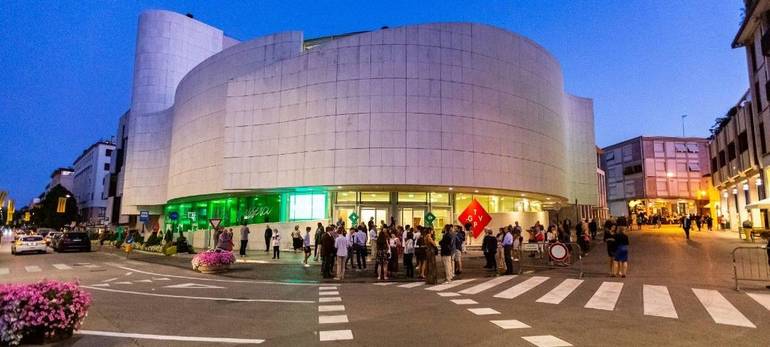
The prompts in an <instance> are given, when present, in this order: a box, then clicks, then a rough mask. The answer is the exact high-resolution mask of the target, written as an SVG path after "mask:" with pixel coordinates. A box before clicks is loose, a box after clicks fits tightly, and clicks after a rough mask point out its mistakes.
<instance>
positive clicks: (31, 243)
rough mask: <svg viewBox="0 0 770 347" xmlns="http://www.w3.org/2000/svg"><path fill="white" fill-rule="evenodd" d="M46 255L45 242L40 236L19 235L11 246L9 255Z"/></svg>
mask: <svg viewBox="0 0 770 347" xmlns="http://www.w3.org/2000/svg"><path fill="white" fill-rule="evenodd" d="M27 252H31V253H46V245H45V240H44V239H43V237H42V236H40V235H20V236H19V237H18V238H16V240H15V241H14V242H13V244H11V254H13V255H19V254H21V253H27Z"/></svg>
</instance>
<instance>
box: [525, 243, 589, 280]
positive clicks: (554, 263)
mask: <svg viewBox="0 0 770 347" xmlns="http://www.w3.org/2000/svg"><path fill="white" fill-rule="evenodd" d="M582 254H583V252H582V249H581V248H580V245H578V244H577V243H575V242H566V243H565V242H553V243H550V242H531V243H523V244H521V245H520V246H519V248H518V249H515V250H514V255H513V259H514V268H517V267H518V269H519V273H520V274H521V273H523V272H524V269H525V268H526V269H567V270H572V271H575V273H576V275H577V277H578V278H582V277H583V257H582ZM517 259H518V260H517ZM517 262H518V264H516V263H517ZM517 265H518V266H517Z"/></svg>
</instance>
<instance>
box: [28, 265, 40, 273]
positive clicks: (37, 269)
mask: <svg viewBox="0 0 770 347" xmlns="http://www.w3.org/2000/svg"><path fill="white" fill-rule="evenodd" d="M24 270H27V272H40V271H43V269H41V268H40V267H39V266H37V265H28V266H25V267H24Z"/></svg>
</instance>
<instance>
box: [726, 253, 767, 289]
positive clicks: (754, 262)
mask: <svg viewBox="0 0 770 347" xmlns="http://www.w3.org/2000/svg"><path fill="white" fill-rule="evenodd" d="M732 255H733V276H734V277H735V290H740V283H739V281H751V282H770V264H768V259H767V248H766V247H737V248H735V249H733V251H732Z"/></svg>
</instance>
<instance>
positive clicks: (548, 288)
mask: <svg viewBox="0 0 770 347" xmlns="http://www.w3.org/2000/svg"><path fill="white" fill-rule="evenodd" d="M384 283H389V284H383V283H382V282H381V283H378V284H377V285H379V286H389V285H391V284H397V283H395V282H384ZM394 287H398V288H405V289H411V288H423V287H424V289H425V290H428V291H433V292H436V294H438V295H439V296H441V297H447V298H450V299H451V302H453V303H455V304H457V305H470V304H475V303H477V302H476V301H475V300H473V299H476V300H478V299H477V298H480V297H482V296H489V297H491V298H494V299H502V300H506V301H507V300H522V297H524V298H532V297H533V295H534V297H537V299H535V302H536V303H541V304H549V305H560V304H564V303H565V302H570V304H574V303H575V300H576V299H571V300H569V301H568V299H569V298H570V297H571V296H574V297H580V298H582V299H580V303H579V304H580V305H582V306H583V308H585V309H591V310H600V311H615V310H616V309H617V305H618V303H619V302H620V299H621V294H622V293H623V292H624V290H625V291H631V292H632V293H635V294H634V295H639V294H636V293H638V292H636V291H635V290H637V288H638V287H635V285H634V284H626V283H624V282H620V281H612V280H601V279H597V280H593V279H588V280H584V279H575V278H567V279H565V278H551V277H548V276H523V275H522V276H517V275H512V276H498V277H493V278H471V279H463V280H454V281H451V282H446V283H442V284H438V285H426V284H425V282H409V283H403V284H397V285H392V286H391V288H394ZM676 291H677V292H678V293H680V294H681V293H682V292H684V291H682V290H681V288H680V289H679V290H676ZM577 293H581V294H577ZM685 293H686V294H685V295H687V296H690V297H693V296H694V299H693V301H692V302H690V301H687V299H686V298H683V297H682V296H681V295H680V296H677V298H678V300H685V301H687V302H686V303H681V302H680V304H679V305H680V306H677V305H676V304H675V302H674V300H673V298H672V296H671V292H670V291H669V288H668V287H667V286H664V285H652V284H642V288H641V299H642V300H641V304H642V312H643V315H645V316H650V317H659V318H665V319H674V320H678V319H680V312H678V309H680V310H681V309H683V308H685V307H686V306H688V307H689V305H692V303H695V302H698V303H700V306H702V308H703V310H702V311H701V312H706V313H707V314H708V316H707V317H708V318H705V319H710V320H711V321H713V322H714V323H716V324H721V325H729V326H736V327H744V328H756V327H757V326H756V324H755V323H756V322H752V321H751V320H750V319H749V318H748V317H747V316H746V315H744V313H742V312H741V311H740V310H739V309H738V308H737V307H736V306H734V305H733V303H731V302H730V300H733V301H735V303H742V304H743V305H744V306H745V304H746V302H743V300H742V299H740V298H739V297H740V296H743V295H746V296H748V297H749V298H751V299H750V301H751V302H752V303H755V304H756V305H755V307H751V308H750V309H751V310H752V312H753V314H754V316H752V315H749V316H751V317H755V316H756V311H757V309H756V307H759V308H764V309H766V310H761V312H763V313H767V314H768V316H762V319H763V320H762V322H766V321H767V320H764V317H770V294H761V293H735V294H732V293H731V295H728V297H730V298H731V299H730V300H728V298H727V297H726V296H725V295H723V293H720V292H719V291H718V290H713V289H699V288H688V291H686V292H685ZM525 294H527V295H525ZM586 294H590V295H586ZM629 296H630V295H628V294H627V295H624V296H623V298H626V299H628V297H629ZM637 297H638V296H637ZM471 298H473V299H471ZM585 298H588V299H585ZM526 300H531V299H526ZM583 300H585V301H583ZM624 300H625V299H624ZM635 305H638V301H636V302H635ZM627 306H628V305H627V304H626V305H625V306H624V307H627ZM739 306H740V305H739ZM469 311H471V312H472V313H474V314H477V315H485V314H499V312H497V313H496V311H495V312H492V311H489V310H481V311H479V310H476V311H474V310H472V309H469ZM688 312H692V310H690V311H688ZM689 315H690V316H692V313H689ZM685 316H686V317H687V316H688V315H685ZM688 318H689V317H688ZM498 323H500V324H498V325H501V327H502V326H508V324H510V326H512V327H516V326H518V324H519V323H517V322H507V321H499V322H498ZM495 324H497V323H495Z"/></svg>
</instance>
